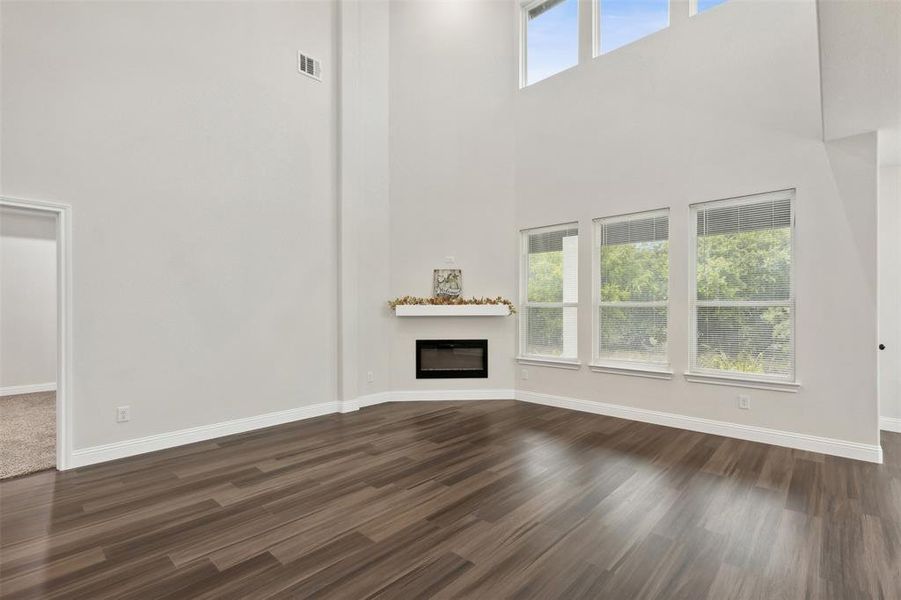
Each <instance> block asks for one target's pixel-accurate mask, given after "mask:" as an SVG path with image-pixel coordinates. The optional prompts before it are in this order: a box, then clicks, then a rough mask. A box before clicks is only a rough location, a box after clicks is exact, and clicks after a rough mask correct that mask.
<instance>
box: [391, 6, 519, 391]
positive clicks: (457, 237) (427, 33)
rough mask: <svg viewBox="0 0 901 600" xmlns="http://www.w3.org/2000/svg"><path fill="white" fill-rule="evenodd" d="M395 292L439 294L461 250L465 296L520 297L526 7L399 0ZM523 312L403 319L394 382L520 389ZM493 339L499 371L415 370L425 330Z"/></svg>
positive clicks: (493, 362)
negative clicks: (517, 129)
mask: <svg viewBox="0 0 901 600" xmlns="http://www.w3.org/2000/svg"><path fill="white" fill-rule="evenodd" d="M390 18H391V49H390V114H391V119H390V173H391V178H390V182H391V229H390V231H391V295H392V296H403V295H407V294H410V295H416V296H430V295H431V293H432V289H431V286H432V270H433V269H436V268H447V267H448V266H449V265H446V264H445V258H446V257H448V256H453V257H454V258H455V260H456V267H458V268H460V269H462V270H463V293H464V294H465V295H466V296H498V295H502V296H505V297H507V298H511V299H513V298H515V296H516V264H517V256H516V235H515V233H514V231H513V226H512V225H513V211H514V203H513V139H514V131H513V112H512V109H513V92H514V91H515V89H516V81H517V72H516V54H515V52H514V49H515V46H514V38H515V36H514V34H515V31H516V19H515V13H514V12H513V10H512V5H511V4H510V3H508V2H497V1H492V0H484V1H472V2H459V1H434V2H430V1H421V0H419V1H417V0H411V1H396V2H392V3H391V14H390ZM515 333H516V323H515V319H513V318H496V317H494V318H492V317H478V318H427V319H422V318H407V319H405V318H400V319H395V320H394V332H393V336H392V338H391V347H390V353H391V388H392V389H394V390H417V389H429V388H442V389H449V388H507V389H509V388H512V386H513V371H514V369H513V366H514V365H513V361H512V356H513V352H514V349H515ZM429 338H487V339H488V348H489V366H488V369H489V377H488V379H461V380H416V379H415V364H414V359H415V347H414V344H415V340H416V339H429Z"/></svg>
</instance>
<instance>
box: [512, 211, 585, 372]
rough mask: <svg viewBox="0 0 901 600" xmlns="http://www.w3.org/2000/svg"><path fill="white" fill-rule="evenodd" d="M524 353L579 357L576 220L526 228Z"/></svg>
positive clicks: (524, 249)
mask: <svg viewBox="0 0 901 600" xmlns="http://www.w3.org/2000/svg"><path fill="white" fill-rule="evenodd" d="M520 288H521V292H520V293H521V296H522V297H521V307H522V314H521V316H520V328H521V329H520V346H519V347H520V354H521V355H522V356H526V357H528V356H534V357H550V358H558V359H568V360H575V359H576V358H577V357H578V348H577V317H578V306H579V229H578V225H577V224H575V223H571V224H568V225H559V226H555V227H544V228H541V229H530V230H527V231H523V233H522V281H521V283H520Z"/></svg>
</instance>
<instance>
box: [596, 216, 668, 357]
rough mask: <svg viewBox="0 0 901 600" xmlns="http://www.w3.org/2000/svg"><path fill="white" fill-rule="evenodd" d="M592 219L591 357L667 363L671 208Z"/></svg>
mask: <svg viewBox="0 0 901 600" xmlns="http://www.w3.org/2000/svg"><path fill="white" fill-rule="evenodd" d="M594 223H595V259H596V261H597V262H596V268H595V280H594V288H595V292H594V295H595V301H596V305H595V311H596V313H595V314H596V316H597V328H596V331H595V333H596V337H595V356H594V360H595V362H598V363H611V362H613V363H618V362H625V363H642V364H648V363H651V364H657V365H665V364H666V363H667V362H668V361H667V352H666V322H667V298H668V297H669V293H668V288H669V211H668V210H660V211H654V212H646V213H638V214H634V215H627V216H623V217H612V218H606V219H596V220H595V222H594Z"/></svg>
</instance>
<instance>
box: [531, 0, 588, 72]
mask: <svg viewBox="0 0 901 600" xmlns="http://www.w3.org/2000/svg"><path fill="white" fill-rule="evenodd" d="M522 16H523V30H522V31H523V34H522V35H523V43H522V85H524V86H526V85H531V84H533V83H535V82H536V81H541V80H542V79H546V78H548V77H550V76H551V75H554V74H556V73H559V72H560V71H564V70H566V69H568V68H570V67H574V66H576V65H577V64H578V63H579V2H578V0H543V1H540V2H531V3H528V4H525V5H524V6H523V8H522Z"/></svg>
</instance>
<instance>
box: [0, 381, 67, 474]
mask: <svg viewBox="0 0 901 600" xmlns="http://www.w3.org/2000/svg"><path fill="white" fill-rule="evenodd" d="M54 466H56V392H42V393H37V394H22V395H20V396H5V397H2V398H0V479H6V478H7V477H15V476H17V475H25V474H26V473H34V472H35V471H42V470H44V469H50V468H52V467H54Z"/></svg>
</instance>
